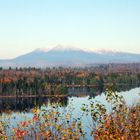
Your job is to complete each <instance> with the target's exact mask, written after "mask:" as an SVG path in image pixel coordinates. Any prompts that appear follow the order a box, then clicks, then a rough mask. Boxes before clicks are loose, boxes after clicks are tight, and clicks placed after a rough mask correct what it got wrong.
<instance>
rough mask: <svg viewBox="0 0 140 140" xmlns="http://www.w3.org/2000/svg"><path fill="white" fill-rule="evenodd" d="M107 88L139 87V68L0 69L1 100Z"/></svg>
mask: <svg viewBox="0 0 140 140" xmlns="http://www.w3.org/2000/svg"><path fill="white" fill-rule="evenodd" d="M115 67H116V68H115ZM108 85H114V86H116V87H117V86H119V85H120V86H133V87H137V86H139V85H140V68H139V67H136V69H134V70H132V69H131V67H130V68H129V67H126V68H122V67H121V68H120V66H118V65H117V66H116V65H115V66H112V67H111V68H110V67H107V65H101V66H98V67H91V68H84V69H83V68H62V67H59V68H46V69H37V68H15V69H12V68H11V67H9V69H3V68H0V96H4V95H6V96H27V95H30V96H33V95H38V96H39V95H40V96H41V95H66V94H67V93H68V88H69V87H93V88H94V87H101V88H103V87H105V86H108Z"/></svg>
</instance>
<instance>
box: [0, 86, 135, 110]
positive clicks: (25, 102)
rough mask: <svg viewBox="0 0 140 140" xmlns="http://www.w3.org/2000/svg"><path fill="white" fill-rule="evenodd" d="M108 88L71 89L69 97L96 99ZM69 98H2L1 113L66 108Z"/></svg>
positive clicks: (0, 100) (119, 89)
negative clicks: (56, 104) (50, 106)
mask: <svg viewBox="0 0 140 140" xmlns="http://www.w3.org/2000/svg"><path fill="white" fill-rule="evenodd" d="M135 87H138V85H137V86H136V85H118V86H117V85H115V86H113V90H114V91H117V92H121V91H128V90H130V89H132V88H135ZM105 89H106V87H104V86H100V87H94V88H89V87H83V88H69V95H70V97H72V96H77V97H83V96H89V97H90V98H94V97H95V96H97V95H100V94H101V93H103V92H104V91H105ZM68 99H69V97H68V96H52V97H34V98H1V99H0V111H1V112H3V111H8V110H12V111H18V112H23V111H24V112H29V111H30V110H31V109H32V108H34V105H35V103H36V105H37V106H38V107H39V108H40V107H41V106H42V105H45V106H48V103H54V104H55V103H59V104H60V105H61V106H63V107H66V106H67V105H68Z"/></svg>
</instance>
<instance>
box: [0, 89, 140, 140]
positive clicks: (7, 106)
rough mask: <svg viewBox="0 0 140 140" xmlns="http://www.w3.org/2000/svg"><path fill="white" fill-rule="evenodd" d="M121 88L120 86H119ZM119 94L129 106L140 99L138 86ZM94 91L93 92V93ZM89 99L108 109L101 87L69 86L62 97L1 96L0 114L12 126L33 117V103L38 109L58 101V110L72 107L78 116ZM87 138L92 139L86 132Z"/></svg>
mask: <svg viewBox="0 0 140 140" xmlns="http://www.w3.org/2000/svg"><path fill="white" fill-rule="evenodd" d="M120 89H121V88H120ZM117 92H118V93H119V94H121V95H122V96H123V97H124V99H125V101H126V103H127V104H128V105H129V106H133V105H135V104H136V103H138V102H139V100H140V87H136V88H132V89H130V88H128V89H127V88H126V89H125V90H124V91H123V90H122V89H121V90H120V91H117ZM93 93H94V94H93ZM89 100H93V101H98V102H101V103H102V104H104V105H105V106H106V107H107V108H108V110H109V111H110V105H109V104H108V103H107V101H106V100H105V94H104V91H103V89H89V88H70V89H69V96H64V97H59V98H58V97H36V98H1V99H0V115H1V119H4V120H5V121H6V118H7V116H10V118H11V119H10V122H11V124H12V127H16V125H17V123H18V122H19V121H24V120H25V119H26V118H28V119H30V118H32V117H33V108H34V104H37V106H38V108H39V109H40V110H42V109H47V108H49V107H50V106H51V104H52V103H53V104H55V103H60V104H61V107H60V108H59V111H61V112H68V111H69V108H74V110H73V115H72V116H73V117H74V118H78V117H79V115H80V112H81V106H82V104H83V103H84V104H89ZM89 119H90V118H89ZM82 122H83V124H84V129H85V130H86V131H88V127H87V126H88V123H90V120H87V119H86V118H85V117H83V118H82ZM87 137H88V139H89V140H90V139H92V138H91V137H90V135H89V134H87Z"/></svg>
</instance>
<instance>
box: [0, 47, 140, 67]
mask: <svg viewBox="0 0 140 140" xmlns="http://www.w3.org/2000/svg"><path fill="white" fill-rule="evenodd" d="M138 62H140V54H133V53H126V52H119V51H113V50H111V51H107V50H100V51H88V50H85V49H80V48H76V47H66V46H62V45H57V46H56V47H54V48H50V49H42V48H39V49H36V50H34V51H32V52H29V53H27V54H24V55H20V56H18V57H16V58H13V59H8V60H0V66H2V67H9V66H12V67H29V66H31V67H53V66H56V67H57V66H66V67H67V66H72V67H73V66H88V65H92V64H97V63H99V64H100V63H102V64H104V63H138Z"/></svg>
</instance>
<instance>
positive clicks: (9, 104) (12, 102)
mask: <svg viewBox="0 0 140 140" xmlns="http://www.w3.org/2000/svg"><path fill="white" fill-rule="evenodd" d="M49 102H50V103H59V104H60V105H61V106H63V107H66V106H67V104H68V97H59V98H58V97H36V98H1V99H0V111H2V112H8V111H9V110H12V111H18V112H29V111H30V110H31V109H32V108H34V106H35V104H36V105H37V106H38V107H39V108H41V106H42V105H45V106H48V103H49Z"/></svg>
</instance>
